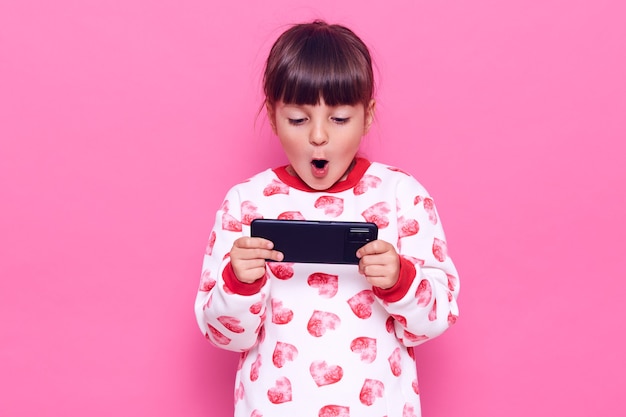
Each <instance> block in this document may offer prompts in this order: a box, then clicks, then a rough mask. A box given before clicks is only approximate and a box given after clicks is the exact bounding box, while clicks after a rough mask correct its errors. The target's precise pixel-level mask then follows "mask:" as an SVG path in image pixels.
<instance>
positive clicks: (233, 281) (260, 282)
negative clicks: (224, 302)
mask: <svg viewBox="0 0 626 417" xmlns="http://www.w3.org/2000/svg"><path fill="white" fill-rule="evenodd" d="M222 278H223V279H224V284H226V288H228V289H229V290H230V291H232V292H234V293H235V294H239V295H254V294H258V293H259V291H261V287H263V286H264V285H265V282H267V274H265V275H263V278H259V279H257V280H256V281H254V282H253V283H250V284H246V283H245V282H241V281H239V280H238V279H237V276H236V275H235V271H234V270H233V264H231V263H230V262H229V263H228V265H226V268H224V271H223V272H222Z"/></svg>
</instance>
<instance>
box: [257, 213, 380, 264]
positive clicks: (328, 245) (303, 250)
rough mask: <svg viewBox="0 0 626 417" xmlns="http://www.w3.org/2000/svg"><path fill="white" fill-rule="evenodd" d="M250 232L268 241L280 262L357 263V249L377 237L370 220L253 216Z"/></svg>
mask: <svg viewBox="0 0 626 417" xmlns="http://www.w3.org/2000/svg"><path fill="white" fill-rule="evenodd" d="M250 235H251V236H253V237H262V238H265V239H268V240H271V241H272V242H273V243H274V249H275V250H278V251H281V252H282V253H283V254H284V255H285V258H284V259H283V262H301V263H325V264H358V263H359V259H358V258H357V257H356V251H357V249H359V248H360V247H361V246H363V245H365V244H366V243H368V242H371V241H373V240H376V239H378V227H377V226H376V225H375V224H374V223H369V222H339V221H316V220H273V219H255V220H253V221H252V223H251V224H250Z"/></svg>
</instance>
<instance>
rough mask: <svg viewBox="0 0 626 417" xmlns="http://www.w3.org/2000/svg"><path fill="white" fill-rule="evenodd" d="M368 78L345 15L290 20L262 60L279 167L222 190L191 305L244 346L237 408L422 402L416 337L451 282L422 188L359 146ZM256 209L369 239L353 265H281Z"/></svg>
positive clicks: (427, 332)
mask: <svg viewBox="0 0 626 417" xmlns="http://www.w3.org/2000/svg"><path fill="white" fill-rule="evenodd" d="M373 86H374V80H373V72H372V63H371V58H370V54H369V52H368V49H367V47H366V46H365V45H364V44H363V42H362V41H361V40H360V39H359V38H358V37H357V36H356V35H355V34H354V33H353V32H352V31H351V30H349V29H347V28H345V27H343V26H339V25H328V24H326V23H324V22H321V21H316V22H313V23H309V24H300V25H296V26H294V27H292V28H290V29H288V30H287V31H286V32H285V33H283V34H282V35H281V36H280V37H279V39H278V40H277V41H276V43H275V44H274V46H273V47H272V50H271V52H270V55H269V57H268V59H267V64H266V68H265V76H264V92H265V96H266V108H267V113H268V116H269V122H270V125H271V127H272V129H273V131H274V133H275V134H276V135H277V136H278V139H279V140H280V143H281V145H282V147H283V150H284V151H285V154H286V156H287V159H288V161H289V165H287V166H283V167H279V168H275V169H268V170H266V171H264V172H261V173H259V174H257V175H255V176H254V177H252V178H250V179H249V180H247V181H245V182H244V183H242V184H238V185H236V186H235V187H233V188H232V189H231V190H230V191H229V192H228V194H227V195H226V198H225V199H224V202H223V204H222V206H221V208H220V209H219V210H218V212H217V216H216V222H215V226H214V228H213V231H212V232H211V234H210V238H209V244H208V246H207V249H206V255H205V258H204V263H203V272H202V279H201V283H200V289H199V291H198V295H197V299H196V304H195V311H196V316H197V319H198V324H199V326H200V328H201V330H202V332H203V333H204V334H205V335H206V337H207V339H209V340H210V341H211V342H212V343H213V344H214V345H215V346H217V347H220V348H223V349H228V350H232V351H235V352H240V354H241V360H240V362H239V366H238V369H237V375H236V382H235V416H237V417H261V416H264V417H277V416H290V417H291V416H301V417H308V416H311V417H331V416H340V417H348V416H352V417H367V416H376V417H382V416H388V417H401V416H402V417H410V416H419V415H420V397H419V388H418V382H417V374H416V366H415V359H414V353H413V348H414V347H415V346H417V345H419V344H420V343H423V342H425V341H427V340H429V339H432V338H433V337H435V336H438V335H439V334H441V333H442V332H443V331H445V330H446V329H447V328H448V327H449V326H450V325H451V324H453V323H454V322H455V321H456V318H457V316H458V309H457V303H456V299H457V295H458V291H459V281H458V276H457V272H456V270H455V268H454V265H453V264H452V261H451V260H450V257H449V256H448V253H447V246H446V240H445V237H444V233H443V230H442V228H441V221H440V219H439V217H438V215H437V211H436V210H435V206H434V203H433V200H432V198H431V197H430V196H429V195H428V193H427V192H426V190H425V189H424V187H422V186H421V185H420V184H419V183H418V182H417V181H416V180H415V179H414V178H413V177H412V176H410V175H409V174H407V173H406V172H404V171H402V170H400V169H397V168H394V167H391V166H387V165H383V164H380V163H376V162H370V161H368V160H367V159H365V158H362V157H359V156H358V155H357V154H358V150H359V145H360V143H361V139H362V137H363V136H364V135H365V134H366V133H367V131H368V130H369V128H370V126H371V124H372V121H373V119H374V108H375V102H374V99H373ZM256 218H273V219H307V220H341V221H369V222H373V223H376V224H377V225H378V228H379V240H375V241H372V242H369V243H368V244H366V245H365V246H363V247H362V248H361V249H359V250H358V251H357V257H358V258H359V265H358V266H356V265H327V264H307V263H285V262H280V261H281V260H282V258H283V255H282V254H281V253H280V252H278V251H275V250H273V246H272V242H270V241H268V240H265V239H262V238H252V237H249V236H250V233H249V232H250V222H251V221H252V220H253V219H256ZM266 259H268V260H273V261H278V262H266Z"/></svg>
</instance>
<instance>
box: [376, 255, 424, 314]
mask: <svg viewBox="0 0 626 417" xmlns="http://www.w3.org/2000/svg"><path fill="white" fill-rule="evenodd" d="M398 257H399V258H400V272H399V274H398V282H396V284H395V285H394V286H393V287H391V288H387V289H382V288H378V287H374V288H373V291H374V294H375V295H376V296H377V297H378V298H380V299H382V300H383V301H387V302H389V303H393V302H395V301H398V300H400V299H402V297H404V296H405V295H406V293H407V292H408V291H409V288H411V284H413V280H415V276H416V275H417V271H416V270H415V265H413V263H412V262H411V261H409V260H408V259H406V258H404V257H402V256H400V255H398Z"/></svg>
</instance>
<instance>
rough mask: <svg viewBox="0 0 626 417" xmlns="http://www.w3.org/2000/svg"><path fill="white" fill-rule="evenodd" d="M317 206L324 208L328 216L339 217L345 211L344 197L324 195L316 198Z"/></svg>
mask: <svg viewBox="0 0 626 417" xmlns="http://www.w3.org/2000/svg"><path fill="white" fill-rule="evenodd" d="M315 208H318V209H324V214H326V215H327V216H330V217H337V216H339V215H341V213H343V198H339V197H335V196H332V195H323V196H321V197H320V198H318V199H317V200H315Z"/></svg>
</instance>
